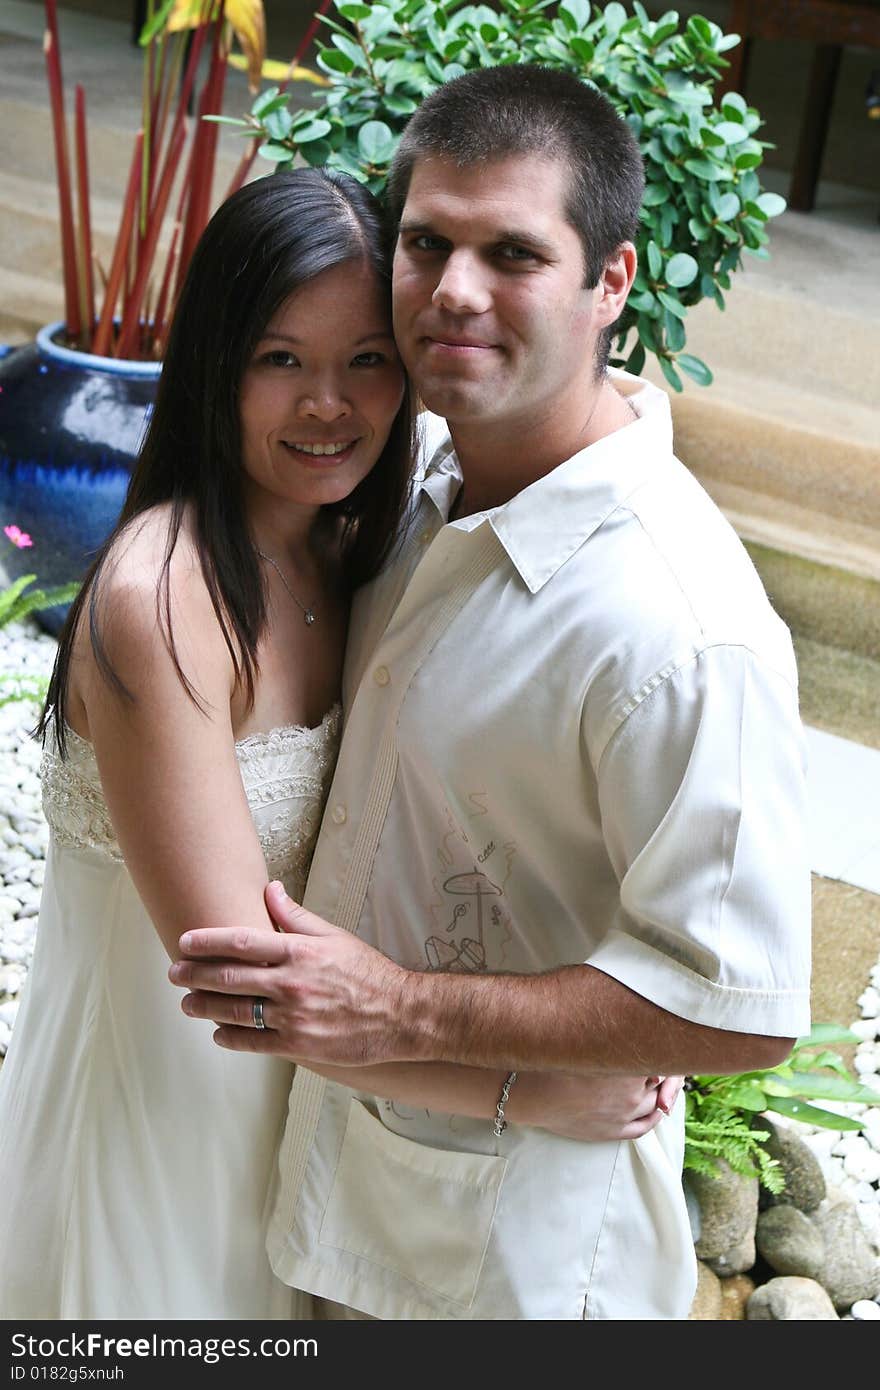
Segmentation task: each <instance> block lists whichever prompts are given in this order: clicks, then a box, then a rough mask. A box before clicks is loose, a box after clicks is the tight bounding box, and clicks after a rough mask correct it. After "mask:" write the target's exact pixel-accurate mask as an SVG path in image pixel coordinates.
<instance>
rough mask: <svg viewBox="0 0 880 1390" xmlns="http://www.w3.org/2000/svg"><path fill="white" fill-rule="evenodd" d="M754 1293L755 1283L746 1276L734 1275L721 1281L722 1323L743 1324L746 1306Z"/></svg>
mask: <svg viewBox="0 0 880 1390" xmlns="http://www.w3.org/2000/svg"><path fill="white" fill-rule="evenodd" d="M754 1291H755V1283H754V1280H753V1279H750V1278H749V1277H748V1275H747V1274H734V1275H732V1276H731V1278H730V1279H722V1280H721V1319H722V1321H724V1322H743V1321H745V1316H746V1305H747V1303H748V1301H749V1299H750V1298H751V1296H752V1294H753V1293H754Z"/></svg>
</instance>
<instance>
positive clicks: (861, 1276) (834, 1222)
mask: <svg viewBox="0 0 880 1390" xmlns="http://www.w3.org/2000/svg"><path fill="white" fill-rule="evenodd" d="M810 1220H811V1221H812V1222H813V1224H814V1225H815V1226H816V1229H817V1230H818V1231H819V1232H820V1234H821V1235H822V1237H823V1239H824V1242H825V1259H824V1261H823V1264H822V1270H821V1276H820V1277H821V1282H822V1284H823V1286H824V1287H825V1288H826V1289H827V1290H828V1295H829V1297H830V1299H831V1301H832V1303H833V1304H834V1306H835V1308H850V1307H851V1306H852V1305H853V1303H855V1302H857V1301H858V1299H860V1298H875V1297H876V1296H877V1294H878V1293H880V1260H878V1258H877V1256H876V1255H875V1253H874V1249H873V1247H872V1245H871V1242H870V1241H869V1240H868V1237H867V1235H866V1234H865V1231H864V1228H863V1227H862V1223H861V1221H860V1219H859V1216H858V1213H857V1210H856V1206H855V1203H854V1202H852V1201H850V1199H849V1198H848V1197H847V1196H845V1195H843V1194H841V1193H839V1192H835V1191H833V1190H832V1191H831V1192H830V1193H829V1195H828V1197H827V1198H826V1199H825V1201H824V1202H823V1203H822V1205H821V1206H820V1207H819V1208H818V1210H817V1211H814V1212H813V1214H812V1216H811V1217H810Z"/></svg>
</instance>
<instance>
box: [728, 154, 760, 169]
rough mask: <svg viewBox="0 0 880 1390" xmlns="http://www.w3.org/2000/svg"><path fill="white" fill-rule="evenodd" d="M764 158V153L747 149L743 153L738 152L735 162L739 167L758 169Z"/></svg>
mask: <svg viewBox="0 0 880 1390" xmlns="http://www.w3.org/2000/svg"><path fill="white" fill-rule="evenodd" d="M763 158H764V156H763V154H758V153H750V152H749V151H748V150H746V151H745V152H744V153H743V154H738V155H737V157H736V159H735V160H734V161H733V162H734V165H735V166H736V168H737V169H756V168H757V167H758V165H759V164H760V163H761V160H762V159H763Z"/></svg>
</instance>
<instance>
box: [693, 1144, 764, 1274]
mask: <svg viewBox="0 0 880 1390" xmlns="http://www.w3.org/2000/svg"><path fill="white" fill-rule="evenodd" d="M688 1181H689V1183H690V1187H691V1190H692V1191H693V1193H694V1195H695V1196H696V1198H697V1201H698V1203H699V1206H700V1238H699V1240H698V1241H697V1242H696V1244H695V1247H694V1248H695V1250H696V1252H697V1257H698V1259H701V1260H709V1261H712V1262H713V1267H714V1268H716V1270H717V1265H716V1264H715V1263H714V1262H716V1261H718V1260H723V1261H725V1263H724V1265H723V1266H722V1269H723V1272H724V1273H725V1274H740V1273H742V1272H743V1270H746V1269H750V1268H751V1266H752V1265H753V1264H754V1262H755V1255H754V1233H755V1221H756V1219H757V1215H758V1179H757V1178H744V1177H741V1176H740V1174H739V1173H734V1172H733V1171H732V1170H731V1169H730V1167H729V1166H728V1165H727V1164H726V1163H725V1162H724V1160H723V1159H721V1160H719V1165H718V1176H717V1177H709V1176H707V1175H706V1174H704V1173H690V1174H689V1178H688ZM749 1246H751V1259H749V1260H748V1262H747V1263H745V1264H743V1263H742V1261H743V1259H746V1257H747V1255H748V1250H749ZM734 1253H735V1255H736V1258H735V1259H733V1260H731V1258H730V1257H731V1254H734Z"/></svg>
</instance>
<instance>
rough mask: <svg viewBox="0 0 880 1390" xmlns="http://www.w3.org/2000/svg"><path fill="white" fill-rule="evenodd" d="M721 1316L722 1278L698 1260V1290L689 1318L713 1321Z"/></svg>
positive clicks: (691, 1319) (693, 1320)
mask: <svg viewBox="0 0 880 1390" xmlns="http://www.w3.org/2000/svg"><path fill="white" fill-rule="evenodd" d="M720 1317H721V1280H720V1279H719V1278H718V1275H717V1274H713V1273H712V1270H711V1269H710V1268H709V1266H708V1265H706V1264H703V1262H702V1260H698V1261H697V1291H696V1293H695V1294H694V1301H693V1303H692V1304H691V1311H690V1312H689V1313H688V1319H689V1320H690V1321H691V1322H713V1321H715V1320H717V1319H718V1318H720Z"/></svg>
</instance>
